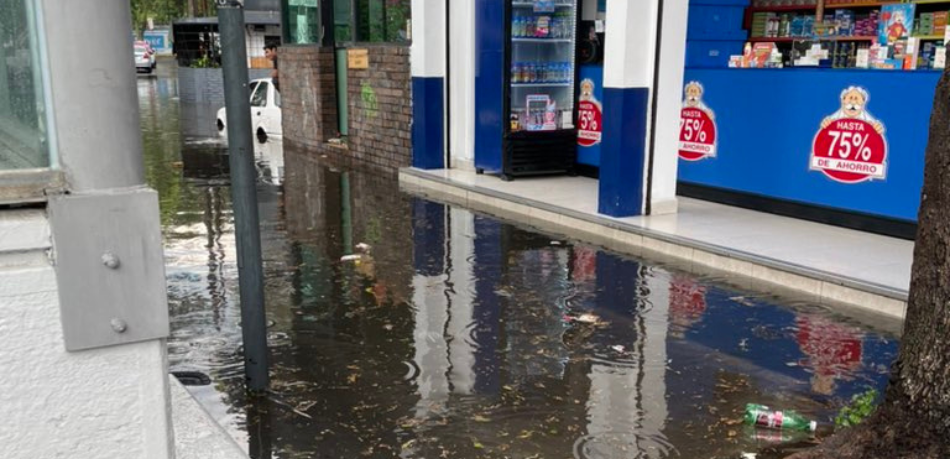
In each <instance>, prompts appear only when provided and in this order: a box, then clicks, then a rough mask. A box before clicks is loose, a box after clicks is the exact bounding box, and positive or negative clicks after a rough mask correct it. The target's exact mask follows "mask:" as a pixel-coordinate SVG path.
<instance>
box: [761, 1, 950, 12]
mask: <svg viewBox="0 0 950 459" xmlns="http://www.w3.org/2000/svg"><path fill="white" fill-rule="evenodd" d="M901 3H904V2H860V3H849V4H839V5H825V9H826V10H834V9H846V8H877V7H881V6H884V5H899V4H901ZM909 3H916V4H918V5H929V4H941V3H948V4H950V0H917V1H914V2H909ZM817 7H818V6H817V5H775V6H753V7H749V12H752V13H762V12H771V11H809V10H814V9H816V8H817Z"/></svg>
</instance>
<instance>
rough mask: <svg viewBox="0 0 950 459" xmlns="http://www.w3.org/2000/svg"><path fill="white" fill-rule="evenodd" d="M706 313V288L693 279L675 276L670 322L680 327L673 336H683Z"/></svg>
mask: <svg viewBox="0 0 950 459" xmlns="http://www.w3.org/2000/svg"><path fill="white" fill-rule="evenodd" d="M705 312H706V287H704V286H703V285H701V284H699V283H698V282H696V281H695V280H694V279H693V278H692V277H689V276H683V275H675V274H674V275H673V277H672V279H670V322H671V323H672V324H674V325H677V326H679V330H676V329H673V334H674V335H677V334H682V333H683V332H685V331H686V330H685V329H686V328H689V327H690V326H691V325H692V324H694V323H696V321H698V320H699V319H701V318H702V317H703V313H705Z"/></svg>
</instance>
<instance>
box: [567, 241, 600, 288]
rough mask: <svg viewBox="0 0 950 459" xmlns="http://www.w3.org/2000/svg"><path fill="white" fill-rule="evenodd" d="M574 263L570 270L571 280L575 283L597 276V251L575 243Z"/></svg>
mask: <svg viewBox="0 0 950 459" xmlns="http://www.w3.org/2000/svg"><path fill="white" fill-rule="evenodd" d="M573 251H574V263H573V265H574V266H573V269H572V270H571V280H573V281H574V282H575V283H577V284H582V283H584V282H587V281H591V280H594V278H596V277H597V251H596V250H594V249H592V248H590V247H587V246H578V245H575V246H574V248H573Z"/></svg>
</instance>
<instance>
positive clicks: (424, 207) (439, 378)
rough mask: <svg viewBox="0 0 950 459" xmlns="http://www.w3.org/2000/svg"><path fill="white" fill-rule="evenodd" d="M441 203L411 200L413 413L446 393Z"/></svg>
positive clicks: (422, 413) (438, 401) (421, 411)
mask: <svg viewBox="0 0 950 459" xmlns="http://www.w3.org/2000/svg"><path fill="white" fill-rule="evenodd" d="M444 220H445V206H443V205H441V204H435V203H431V202H426V201H422V200H416V201H415V202H414V203H413V222H414V230H415V231H414V232H413V252H414V253H413V260H414V261H413V265H414V266H413V267H414V268H415V272H416V274H415V275H414V276H413V278H412V292H413V293H412V302H413V306H414V307H415V322H416V323H415V330H414V331H413V342H414V343H415V356H414V361H415V364H416V366H417V367H418V371H419V373H418V375H416V381H415V382H416V387H417V390H418V392H419V402H418V403H417V404H416V417H418V418H425V417H427V415H428V414H429V413H430V411H432V410H433V409H436V410H437V409H439V408H438V406H439V405H442V404H444V403H445V401H446V400H447V399H448V394H449V380H448V372H449V361H448V343H447V342H446V339H445V326H446V322H448V316H449V311H448V308H449V304H448V297H446V295H445V288H446V287H445V282H446V274H445V261H446V260H445V221H444Z"/></svg>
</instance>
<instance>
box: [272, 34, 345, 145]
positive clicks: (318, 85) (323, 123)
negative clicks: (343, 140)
mask: <svg viewBox="0 0 950 459" xmlns="http://www.w3.org/2000/svg"><path fill="white" fill-rule="evenodd" d="M278 56H280V61H279V62H280V100H281V111H282V115H283V130H284V141H285V142H287V143H288V144H297V145H298V146H303V147H305V148H308V149H315V150H320V149H322V148H324V146H325V143H326V141H327V140H329V139H331V138H333V137H335V136H336V135H337V121H336V76H335V69H334V66H333V48H330V47H320V46H283V47H281V48H280V51H278Z"/></svg>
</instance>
